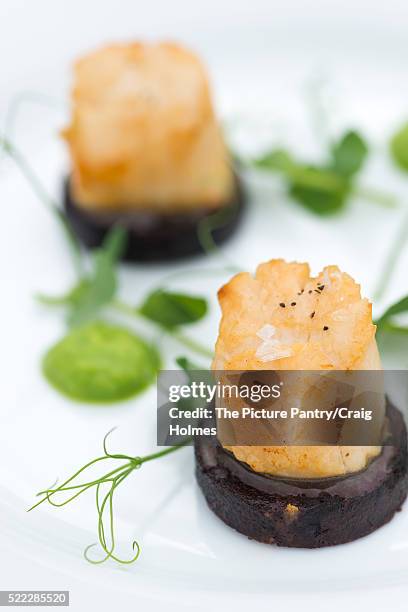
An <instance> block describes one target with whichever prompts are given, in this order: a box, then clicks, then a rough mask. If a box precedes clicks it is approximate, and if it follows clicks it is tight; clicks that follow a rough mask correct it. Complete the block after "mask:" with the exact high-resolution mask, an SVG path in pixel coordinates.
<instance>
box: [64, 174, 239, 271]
mask: <svg viewBox="0 0 408 612" xmlns="http://www.w3.org/2000/svg"><path fill="white" fill-rule="evenodd" d="M245 202H246V197H245V192H244V189H243V186H242V183H241V180H240V179H239V177H238V175H235V186H234V193H233V196H232V198H231V200H230V201H229V202H227V203H226V204H224V205H223V206H222V208H220V209H219V210H217V211H216V212H214V210H213V209H209V208H208V207H207V208H206V207H205V206H203V207H199V208H195V209H194V211H189V212H183V213H175V214H163V213H158V212H154V211H152V212H150V211H142V210H140V211H126V212H117V211H114V212H108V211H107V212H94V211H90V210H85V209H84V208H83V207H82V208H81V207H80V206H79V205H78V204H77V203H76V202H75V200H74V199H73V197H72V193H71V189H70V184H69V180H67V181H65V185H64V208H65V213H66V216H67V218H68V221H69V223H70V224H71V227H72V229H73V231H74V233H75V234H76V236H77V237H78V238H79V240H80V241H81V242H82V243H83V244H84V245H85V246H86V247H88V248H90V249H92V248H96V247H98V246H100V245H101V243H102V242H103V239H104V237H105V236H106V234H107V232H108V231H109V230H110V229H111V228H112V226H113V225H116V224H117V225H121V226H122V227H124V228H125V229H126V231H127V236H128V240H127V248H126V251H125V253H124V256H123V259H125V260H128V261H169V260H175V259H180V258H183V257H188V256H192V255H199V254H202V253H203V252H204V249H203V246H202V244H201V242H200V239H199V235H198V231H199V228H200V227H202V224H203V222H204V221H208V224H209V226H210V227H211V229H212V232H211V235H212V238H213V240H214V242H215V244H217V245H220V244H222V243H223V242H224V241H225V240H227V239H228V238H229V237H230V236H231V235H232V234H233V233H234V232H235V230H236V229H237V227H238V225H239V223H240V221H241V218H242V215H243V212H244V208H245Z"/></svg>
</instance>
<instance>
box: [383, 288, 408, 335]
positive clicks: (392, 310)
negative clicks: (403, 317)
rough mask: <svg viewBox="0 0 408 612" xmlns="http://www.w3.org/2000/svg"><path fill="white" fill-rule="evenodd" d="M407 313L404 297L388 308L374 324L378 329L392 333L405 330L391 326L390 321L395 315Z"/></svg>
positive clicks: (405, 298) (407, 306)
mask: <svg viewBox="0 0 408 612" xmlns="http://www.w3.org/2000/svg"><path fill="white" fill-rule="evenodd" d="M403 312H408V296H405V297H403V298H401V299H400V300H398V301H397V302H395V303H394V304H392V305H391V306H389V307H388V308H387V310H386V311H385V312H384V314H383V315H382V316H381V317H380V318H379V319H378V320H377V321H376V322H375V323H376V325H377V326H378V328H379V329H385V328H388V329H390V330H391V329H393V330H394V331H396V330H398V331H402V330H404V329H405V328H403V327H400V326H396V325H393V323H392V319H393V317H395V316H396V315H399V314H402V313H403Z"/></svg>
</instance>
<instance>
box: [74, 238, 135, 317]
mask: <svg viewBox="0 0 408 612" xmlns="http://www.w3.org/2000/svg"><path fill="white" fill-rule="evenodd" d="M125 241H126V232H125V230H124V229H123V228H121V227H118V226H117V227H114V228H113V229H112V230H111V231H110V232H109V233H108V235H107V236H106V238H105V240H104V242H103V245H102V247H101V248H100V249H98V250H97V252H96V254H95V255H94V269H93V272H92V274H91V275H90V276H89V277H87V278H86V279H85V280H84V281H82V283H81V288H80V289H79V290H78V287H77V288H76V290H75V289H74V292H75V300H74V301H73V302H72V300H71V306H72V308H71V310H70V313H69V315H68V322H69V324H70V325H81V324H83V323H84V322H86V321H90V320H91V319H93V318H95V316H96V315H97V314H98V312H99V311H100V309H101V308H102V307H103V306H105V305H106V304H109V302H110V301H111V300H112V299H113V297H114V295H115V293H116V289H117V278H116V263H117V261H118V259H119V257H120V256H121V254H122V253H123V250H124V248H125Z"/></svg>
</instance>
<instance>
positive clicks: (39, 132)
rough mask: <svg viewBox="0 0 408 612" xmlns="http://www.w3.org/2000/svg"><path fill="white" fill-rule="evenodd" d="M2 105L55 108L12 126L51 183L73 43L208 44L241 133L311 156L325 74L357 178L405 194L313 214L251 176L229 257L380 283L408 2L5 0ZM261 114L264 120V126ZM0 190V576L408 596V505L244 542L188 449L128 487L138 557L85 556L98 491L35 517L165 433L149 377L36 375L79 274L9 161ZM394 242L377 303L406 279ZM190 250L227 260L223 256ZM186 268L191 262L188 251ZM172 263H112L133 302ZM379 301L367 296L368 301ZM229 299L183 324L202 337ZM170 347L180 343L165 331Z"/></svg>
mask: <svg viewBox="0 0 408 612" xmlns="http://www.w3.org/2000/svg"><path fill="white" fill-rule="evenodd" d="M0 23H1V25H2V28H1V36H0V62H1V64H0V65H1V71H0V118H1V119H2V120H4V118H5V112H6V108H7V105H8V104H9V102H10V100H11V98H12V96H13V95H14V94H16V93H19V92H22V91H36V92H40V93H41V94H46V95H48V96H49V97H50V99H52V101H53V102H54V101H55V103H56V104H55V105H54V106H55V108H50V107H43V106H38V105H29V104H25V105H23V106H21V109H20V112H19V115H18V118H17V119H18V120H17V121H16V122H15V124H14V131H13V137H15V139H16V140H17V142H18V143H19V144H20V146H21V147H22V148H23V149H24V151H25V152H26V153H27V154H28V155H29V156H30V159H31V161H32V163H33V165H34V166H35V168H36V170H37V172H38V173H39V175H40V176H41V177H42V180H43V181H44V184H45V185H46V186H47V187H48V188H49V189H50V191H52V192H53V193H58V189H59V181H60V177H61V175H62V173H63V172H64V169H65V168H66V160H65V154H64V151H63V148H62V147H61V145H60V143H59V141H58V138H57V136H56V132H57V129H59V128H60V127H61V125H62V124H63V121H64V116H65V114H66V108H65V96H66V92H67V89H68V86H69V66H70V63H71V61H72V59H73V58H75V56H76V55H78V54H79V53H81V52H83V51H85V50H87V49H89V48H92V47H93V46H95V45H98V44H100V43H104V42H107V41H109V40H117V39H124V38H139V37H143V38H153V39H157V38H162V37H164V38H173V39H177V40H180V41H182V42H184V43H186V44H189V45H190V46H192V47H193V48H194V49H196V50H197V51H198V52H199V53H201V54H202V55H203V57H204V58H205V59H206V61H207V63H208V66H209V70H210V73H211V76H212V81H213V84H214V89H215V93H216V101H217V106H218V108H219V111H220V114H221V115H222V117H223V118H224V119H225V120H226V121H227V124H228V125H229V126H231V132H232V134H233V136H235V137H236V139H237V140H238V141H239V142H240V143H241V144H242V143H243V144H244V146H245V147H247V148H249V149H250V148H252V147H253V146H255V145H259V143H262V142H268V141H270V142H273V143H275V144H276V143H279V142H281V143H282V142H283V143H286V142H290V143H292V144H293V145H294V146H295V147H296V151H299V153H301V152H305V153H306V152H307V153H310V154H318V152H319V142H318V138H317V136H316V132H315V131H314V129H313V124H312V117H311V115H310V113H309V111H308V106H307V104H306V94H305V92H307V91H308V85H309V86H310V83H311V82H316V81H319V80H320V81H321V80H323V81H324V82H325V83H326V85H327V87H326V90H325V91H326V92H328V95H327V98H328V106H329V108H330V109H331V112H330V121H331V126H330V127H331V128H332V130H333V132H334V133H335V132H336V130H338V129H339V128H340V127H342V126H347V127H349V126H351V125H355V126H357V127H361V128H362V129H363V130H364V131H365V133H366V134H367V136H368V137H369V138H370V140H371V142H372V145H373V148H374V155H373V156H372V158H371V160H370V163H369V164H368V167H367V170H366V171H365V173H364V176H363V178H362V180H363V182H364V183H365V184H368V185H370V186H378V187H381V188H383V189H386V190H390V191H392V192H395V193H397V194H399V195H400V201H401V205H400V208H399V209H397V210H395V211H389V210H384V209H381V208H378V207H375V206H373V205H372V204H369V203H365V202H360V201H359V202H355V203H353V206H352V207H350V209H349V210H348V211H346V213H345V214H344V215H343V216H342V217H340V218H338V219H335V220H333V219H332V220H319V219H316V218H315V217H312V216H310V215H309V214H308V213H306V212H304V211H303V210H302V209H301V208H299V207H298V206H297V205H295V204H293V203H290V202H288V201H286V200H285V199H284V198H282V197H281V196H280V195H279V192H278V191H277V188H276V185H272V187H271V184H270V182H269V181H267V182H266V183H265V182H264V181H259V180H255V179H254V178H251V179H250V181H249V188H250V191H251V196H252V206H253V209H252V210H251V213H250V215H249V216H248V218H247V220H246V224H245V227H244V228H243V230H242V231H241V233H240V234H239V235H237V236H236V238H235V239H234V240H233V241H232V242H231V243H229V244H228V246H227V247H226V249H225V251H224V252H225V256H226V257H227V258H228V259H229V260H233V261H234V262H236V263H238V264H239V265H241V266H242V267H244V268H247V269H253V267H254V266H255V265H256V264H257V263H258V262H259V261H262V260H265V259H268V258H271V257H285V258H288V259H299V260H307V261H310V263H311V264H312V267H313V269H314V270H315V271H317V270H318V269H319V268H320V267H321V266H323V265H325V264H328V263H337V264H339V265H340V266H341V267H342V268H344V269H345V270H347V271H348V272H350V273H351V274H353V275H354V276H355V277H356V278H357V279H358V280H359V281H360V282H361V284H362V286H363V290H364V292H365V293H366V294H368V295H369V296H370V295H371V294H372V292H373V289H374V286H375V281H376V278H377V277H378V272H379V269H380V267H381V262H382V261H383V259H384V255H385V253H386V250H387V247H388V246H389V244H390V242H391V240H392V237H393V235H394V233H395V231H396V229H397V228H398V226H399V223H400V220H401V218H402V216H403V214H404V206H405V205H406V202H408V180H407V179H404V178H403V177H401V176H400V175H399V173H398V172H396V171H395V170H394V169H393V168H392V167H391V165H390V163H389V162H387V160H385V158H384V152H385V149H386V141H387V138H388V136H389V134H390V133H391V132H392V130H393V128H394V127H395V125H397V124H398V123H399V122H400V120H401V119H402V118H404V117H406V116H407V115H408V78H407V65H406V58H407V56H408V54H407V52H408V38H407V35H406V32H407V27H408V5H406V3H403V2H396V1H391V2H387V3H382V2H381V3H380V2H373V1H371V2H368V1H367V2H366V1H362V0H360V1H359V2H358V3H356V2H347V1H345V0H343V1H342V2H337V1H327V0H326V1H325V2H317V1H314V2H312V1H310V2H302V1H298V2H294V1H289V2H285V3H281V2H274V1H272V0H269V1H268V2H261V1H260V0H253V1H251V2H250V3H248V2H242V1H240V0H236V1H235V2H230V1H226V0H224V1H223V2H214V1H212V0H210V1H207V2H203V1H197V0H196V1H195V2H194V3H193V2H180V1H175V2H169V1H167V2H166V1H164V0H163V1H161V2H159V1H158V0H153V1H149V2H148V3H146V2H138V1H133V2H130V1H129V2H123V1H122V2H113V1H110V0H109V1H106V0H105V1H103V2H102V1H101V0H100V1H99V2H94V1H86V2H84V1H82V2H79V1H76V0H70V1H69V2H68V1H67V2H66V1H61V0H60V1H58V2H55V1H54V2H51V1H45V0H42V1H41V0H37V1H36V2H35V3H34V2H33V3H28V2H27V1H26V2H23V1H21V0H14V1H13V2H12V1H11V0H2V2H1V4H0ZM265 126H266V128H265ZM0 202H1V206H2V213H1V214H2V216H1V219H2V229H3V231H2V239H1V241H0V249H1V252H0V254H1V258H0V260H1V262H2V287H3V291H2V306H1V307H2V311H3V312H4V314H3V317H2V332H1V333H2V336H1V347H2V348H1V354H2V360H4V365H3V367H2V374H3V382H2V394H1V397H2V400H3V401H2V402H1V408H0V415H1V416H0V425H1V426H0V525H1V535H0V588H2V589H14V588H15V589H31V588H32V589H70V591H71V601H72V609H74V610H80V611H82V610H84V611H85V610H89V609H93V608H94V607H95V608H96V607H98V608H99V609H100V610H110V609H112V607H113V606H114V605H115V603H114V602H115V601H117V602H119V603H118V606H117V607H118V609H120V610H133V609H135V608H136V607H138V608H139V609H140V610H143V611H144V610H156V609H163V608H166V609H167V610H172V609H186V610H191V609H204V608H206V609H207V608H208V607H209V606H211V607H212V608H213V609H216V610H217V609H221V608H224V609H229V608H231V607H232V606H233V607H234V608H235V609H236V610H241V609H248V607H254V606H255V605H257V604H259V605H262V606H263V607H265V606H267V609H272V608H273V607H274V606H276V605H284V606H297V605H301V606H302V608H304V609H311V608H312V607H313V609H315V610H316V609H320V607H325V608H327V607H330V609H332V610H340V609H344V607H345V606H347V607H348V609H349V610H357V609H360V608H361V606H363V605H370V606H371V608H372V609H374V610H377V609H378V610H379V609H389V608H391V606H392V608H393V609H394V610H399V609H401V610H405V609H406V601H407V595H408V589H407V576H408V531H407V527H408V516H407V515H408V512H407V509H405V511H403V512H402V513H400V514H398V516H397V517H396V518H395V519H394V520H393V522H392V523H391V524H390V525H388V526H386V527H384V528H383V529H381V530H379V531H378V532H376V533H375V534H373V535H372V536H370V537H368V538H365V539H364V540H361V541H359V542H356V543H353V544H350V545H346V546H342V547H338V548H333V549H329V550H320V551H295V550H283V549H280V550H279V549H274V548H270V547H265V546H262V545H259V544H257V543H254V542H249V541H247V540H246V539H245V538H243V537H242V536H240V535H238V534H236V533H234V532H232V531H231V530H229V529H227V528H226V527H225V526H224V525H223V524H221V523H220V522H219V521H218V520H217V519H216V518H215V517H214V516H213V515H211V514H210V512H209V511H208V510H207V508H206V507H205V504H204V502H203V500H202V499H201V497H200V494H199V492H198V490H197V488H196V486H195V483H194V477H193V473H192V470H193V464H192V457H191V451H190V450H188V449H186V450H183V451H181V452H180V453H179V454H177V455H175V456H173V457H171V458H169V459H168V460H165V461H163V463H159V462H158V463H157V464H152V465H149V466H145V467H144V468H143V469H142V470H141V471H140V472H138V473H137V474H134V475H133V476H132V477H131V478H130V480H129V482H128V483H127V484H126V485H124V491H123V492H122V493H120V494H119V497H118V502H117V515H118V519H119V538H120V541H121V546H122V550H123V553H124V554H126V552H127V550H128V549H127V545H128V542H130V541H131V539H132V538H133V537H136V538H137V539H138V540H139V541H140V543H141V545H142V548H143V555H142V557H141V559H140V561H139V562H138V563H137V564H136V565H135V566H133V567H131V568H118V567H115V565H113V564H107V565H106V566H103V567H92V566H89V565H88V564H87V563H86V562H85V561H83V560H82V557H81V551H82V549H83V548H84V547H85V546H86V545H87V544H88V543H90V542H92V541H94V539H95V537H94V534H95V510H94V503H93V499H89V498H88V499H84V500H83V501H81V502H80V503H79V504H78V505H74V506H73V507H72V508H66V509H65V510H63V511H55V510H54V511H53V510H51V509H47V508H45V509H44V510H43V511H40V512H37V513H36V514H30V515H26V514H25V512H24V510H25V508H26V507H27V506H28V505H29V504H30V502H32V499H33V494H34V492H35V491H37V490H38V489H39V488H42V487H44V486H46V485H47V484H49V483H51V482H52V481H53V480H54V479H55V477H56V476H57V475H59V476H61V477H63V476H64V475H66V474H68V473H69V472H70V471H71V470H72V469H74V468H76V467H77V466H78V465H80V464H81V462H82V461H85V460H87V459H88V458H90V457H93V456H94V454H96V453H99V452H100V443H101V439H102V437H103V435H104V434H105V433H106V431H107V430H109V429H110V428H111V427H112V426H114V425H118V427H119V429H118V431H117V432H116V433H115V434H114V437H113V439H112V445H113V447H114V448H115V449H117V450H118V451H127V452H129V453H130V454H136V453H138V454H141V453H143V452H146V451H149V450H150V449H151V448H152V447H153V445H154V436H155V415H154V409H155V397H154V390H150V391H148V392H147V393H146V394H144V395H143V396H142V397H141V398H139V399H137V400H131V401H129V402H126V403H123V404H121V405H117V406H111V407H102V408H98V407H95V406H91V407H89V406H85V405H81V404H73V403H71V402H69V401H66V400H64V399H62V398H61V397H59V396H58V395H57V394H56V393H54V392H53V391H52V390H51V389H50V388H49V387H48V386H47V385H46V383H45V382H44V381H43V379H42V378H41V375H40V374H39V360H40V357H41V355H42V353H43V352H44V351H45V350H46V349H47V347H48V346H49V345H50V343H52V342H53V341H55V340H56V339H57V338H59V337H60V336H61V335H62V334H63V322H62V319H61V318H59V317H58V315H54V314H52V313H50V312H49V311H45V310H43V309H41V308H40V307H38V306H37V305H36V304H35V303H34V302H33V300H32V295H33V293H35V292H36V291H38V290H43V291H47V290H48V291H50V292H54V293H57V292H58V291H59V290H63V289H65V288H66V287H67V285H68V284H69V282H70V278H71V276H70V274H71V273H70V267H69V261H68V259H67V254H66V251H65V249H64V245H63V243H62V240H61V236H60V235H59V233H58V230H57V229H56V228H55V225H54V223H53V220H52V219H51V218H49V217H48V216H47V214H46V212H45V211H44V210H43V209H42V208H41V206H40V205H39V203H38V202H37V200H36V198H35V197H34V196H33V194H32V192H31V190H30V188H29V187H27V185H26V184H25V183H24V181H23V180H22V179H21V177H20V175H19V173H18V172H17V171H16V170H15V168H14V167H13V166H12V165H11V164H10V163H9V162H7V161H5V160H4V159H3V160H1V165H0ZM407 263H408V262H407V257H404V258H402V259H401V262H400V265H399V267H398V270H397V271H396V274H395V276H394V278H393V280H392V284H391V286H390V290H389V293H388V294H387V296H386V299H385V303H386V302H388V301H391V300H393V299H394V298H398V297H399V296H400V295H402V294H406V293H407V289H408V282H407V279H406V272H405V271H406V266H407ZM193 265H194V266H197V267H200V266H204V265H205V266H206V267H208V266H212V267H214V266H217V265H219V262H217V261H216V260H214V261H212V262H211V261H210V262H208V261H207V262H205V261H200V260H199V261H196V262H195V263H194V264H193ZM178 267H179V268H180V269H182V268H183V267H185V266H184V265H180V266H178ZM169 271H171V270H170V269H169V268H163V267H149V268H146V267H138V266H136V267H133V268H129V267H127V268H123V269H122V270H121V292H122V295H124V296H125V297H126V298H127V299H128V300H129V301H133V302H137V301H138V300H139V299H140V298H141V297H142V296H143V294H144V292H145V290H146V289H147V288H148V287H151V286H153V285H154V284H155V283H157V282H158V281H159V279H160V278H161V277H162V276H163V275H164V274H167V273H168V272H169ZM222 280H224V279H222V278H213V279H206V278H204V279H203V278H201V279H200V277H198V278H197V279H196V280H195V281H194V282H193V281H191V282H190V281H189V282H187V281H184V282H183V284H181V285H179V286H180V288H185V289H187V288H188V289H189V290H191V291H197V292H201V293H204V294H206V295H212V296H214V295H215V291H216V288H217V287H218V286H219V284H220V282H221V281H222ZM383 306H384V304H379V305H375V307H376V308H377V312H379V311H380V310H381V308H382V307H383ZM218 318H219V315H218V309H217V306H216V302H215V300H214V299H213V298H212V312H211V316H210V317H209V318H208V320H206V321H205V322H203V323H202V324H200V325H199V326H197V327H196V328H194V329H192V330H191V332H190V333H191V334H194V335H196V336H197V337H198V338H200V339H202V340H205V341H206V342H207V343H209V344H210V343H211V341H212V340H213V339H215V336H216V330H217V323H218ZM165 351H166V354H167V356H168V363H169V364H171V356H172V355H177V354H180V352H183V351H180V349H179V348H177V347H176V346H174V345H173V344H171V343H166V344H165ZM385 357H386V363H387V364H388V365H399V367H406V366H407V365H408V356H406V351H405V348H404V347H402V351H401V352H399V353H396V352H395V351H394V350H393V351H392V352H387V353H386V355H385Z"/></svg>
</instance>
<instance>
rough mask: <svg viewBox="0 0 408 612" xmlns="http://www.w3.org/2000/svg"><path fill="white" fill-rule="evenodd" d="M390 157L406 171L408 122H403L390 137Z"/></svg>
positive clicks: (407, 160)
mask: <svg viewBox="0 0 408 612" xmlns="http://www.w3.org/2000/svg"><path fill="white" fill-rule="evenodd" d="M390 150H391V157H392V158H393V160H394V162H395V163H396V164H397V166H399V168H401V170H403V171H404V172H408V123H405V124H404V125H403V126H402V127H401V128H400V129H399V130H398V131H397V132H396V133H395V134H394V136H393V137H392V139H391V142H390Z"/></svg>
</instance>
